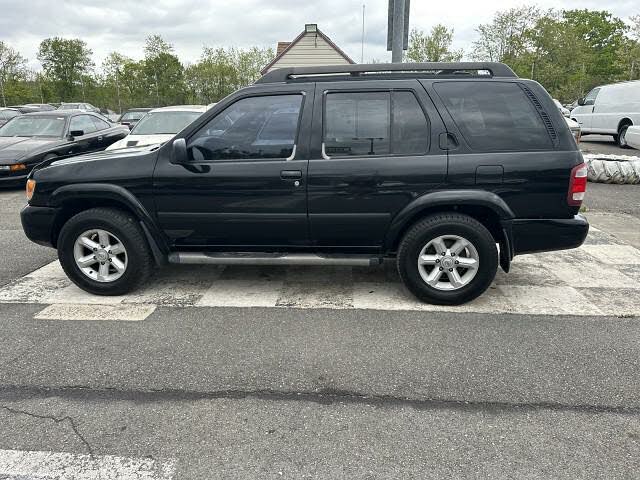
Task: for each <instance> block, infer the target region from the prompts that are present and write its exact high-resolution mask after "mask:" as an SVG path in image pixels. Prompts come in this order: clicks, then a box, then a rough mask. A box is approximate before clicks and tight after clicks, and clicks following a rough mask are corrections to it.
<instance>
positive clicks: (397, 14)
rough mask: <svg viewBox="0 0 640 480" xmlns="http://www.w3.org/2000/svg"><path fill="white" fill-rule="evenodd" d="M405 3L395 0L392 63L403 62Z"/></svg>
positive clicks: (402, 0)
mask: <svg viewBox="0 0 640 480" xmlns="http://www.w3.org/2000/svg"><path fill="white" fill-rule="evenodd" d="M404 1H405V0H393V37H392V38H391V61H392V62H393V63H400V62H402V52H403V49H402V44H403V37H404V35H403V33H404Z"/></svg>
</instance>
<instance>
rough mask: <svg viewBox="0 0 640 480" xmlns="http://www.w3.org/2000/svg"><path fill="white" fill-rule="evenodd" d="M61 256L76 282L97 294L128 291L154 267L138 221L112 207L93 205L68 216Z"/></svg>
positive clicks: (59, 242)
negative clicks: (94, 206) (70, 216)
mask: <svg viewBox="0 0 640 480" xmlns="http://www.w3.org/2000/svg"><path fill="white" fill-rule="evenodd" d="M58 258H59V259H60V263H61V265H62V268H63V269H64V271H65V273H66V274H67V276H68V277H69V278H70V279H71V280H72V281H73V283H75V284H76V285H78V286H79V287H80V288H82V289H83V290H86V291H87V292H89V293H93V294H96V295H123V294H125V293H128V292H130V291H132V290H135V289H136V288H138V287H140V286H141V285H142V284H143V283H144V282H145V281H146V280H147V279H148V278H149V276H150V275H151V273H152V271H153V257H152V255H151V252H150V250H149V247H148V245H147V240H146V239H145V237H144V233H143V232H142V229H141V228H140V226H139V225H138V222H137V221H136V220H135V218H133V217H132V216H131V215H130V214H128V213H126V212H123V211H122V210H116V209H112V208H92V209H90V210H86V211H84V212H81V213H79V214H77V215H75V216H74V217H72V218H71V219H70V220H68V221H67V223H65V224H64V226H63V227H62V230H61V231H60V236H59V237H58Z"/></svg>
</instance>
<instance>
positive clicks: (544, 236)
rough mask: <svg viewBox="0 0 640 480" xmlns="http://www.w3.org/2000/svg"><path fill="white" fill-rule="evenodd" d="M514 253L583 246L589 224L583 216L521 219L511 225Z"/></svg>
mask: <svg viewBox="0 0 640 480" xmlns="http://www.w3.org/2000/svg"><path fill="white" fill-rule="evenodd" d="M511 228H512V238H513V251H514V254H515V255H519V254H523V253H535V252H547V251H550V250H565V249H568V248H576V247H579V246H580V245H582V243H583V242H584V240H585V238H587V233H589V222H587V219H586V218H584V217H583V216H582V215H576V216H575V217H573V218H569V219H520V220H513V221H512V224H511Z"/></svg>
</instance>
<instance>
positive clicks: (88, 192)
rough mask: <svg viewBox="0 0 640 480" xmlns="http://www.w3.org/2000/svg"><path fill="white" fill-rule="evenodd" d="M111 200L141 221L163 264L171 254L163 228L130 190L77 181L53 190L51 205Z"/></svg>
mask: <svg viewBox="0 0 640 480" xmlns="http://www.w3.org/2000/svg"><path fill="white" fill-rule="evenodd" d="M78 199H87V200H111V201H114V202H118V203H120V204H124V205H126V206H127V208H129V210H131V212H132V213H133V214H134V216H135V217H136V218H137V220H138V221H139V222H140V225H141V228H142V231H143V232H144V234H145V237H146V238H147V241H148V242H149V246H150V247H151V251H152V253H153V256H154V259H155V260H156V263H158V264H163V263H165V262H166V258H167V256H168V254H169V245H168V243H167V241H166V238H165V236H164V234H163V233H162V230H161V229H160V228H159V227H158V225H157V223H156V221H155V220H154V219H153V217H152V216H151V215H150V214H149V212H148V211H147V209H146V208H145V207H144V205H142V203H140V201H139V200H138V199H137V198H136V197H135V195H133V194H132V193H131V192H130V191H129V190H127V189H126V188H124V187H121V186H120V185H113V184H109V183H76V184H72V185H64V186H62V187H59V188H57V189H56V190H54V191H53V193H52V194H51V196H50V197H49V206H51V207H54V208H61V207H63V206H64V203H65V202H67V201H69V200H78Z"/></svg>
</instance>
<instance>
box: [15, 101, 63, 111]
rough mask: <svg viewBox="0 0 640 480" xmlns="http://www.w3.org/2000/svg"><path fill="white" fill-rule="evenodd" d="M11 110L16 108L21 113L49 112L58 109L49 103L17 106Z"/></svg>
mask: <svg viewBox="0 0 640 480" xmlns="http://www.w3.org/2000/svg"><path fill="white" fill-rule="evenodd" d="M10 108H15V109H16V110H19V111H20V113H33V112H49V111H51V110H55V109H56V107H54V106H53V105H49V104H48V103H26V104H24V105H16V106H13V107H10Z"/></svg>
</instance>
